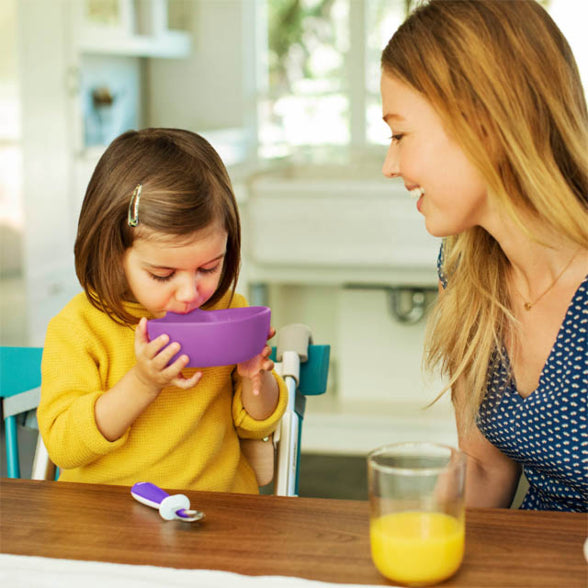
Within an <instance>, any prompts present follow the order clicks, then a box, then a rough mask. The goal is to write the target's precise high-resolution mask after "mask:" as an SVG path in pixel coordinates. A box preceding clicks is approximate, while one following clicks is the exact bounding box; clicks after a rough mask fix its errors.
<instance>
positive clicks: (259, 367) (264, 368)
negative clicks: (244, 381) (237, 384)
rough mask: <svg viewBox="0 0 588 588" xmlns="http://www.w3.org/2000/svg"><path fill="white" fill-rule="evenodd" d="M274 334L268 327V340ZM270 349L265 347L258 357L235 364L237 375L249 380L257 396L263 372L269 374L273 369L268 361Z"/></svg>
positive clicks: (271, 328) (272, 365) (271, 362)
mask: <svg viewBox="0 0 588 588" xmlns="http://www.w3.org/2000/svg"><path fill="white" fill-rule="evenodd" d="M275 334H276V330H275V329H274V328H273V327H270V332H269V335H268V339H271V338H272V337H273V336H274V335H275ZM271 352H272V350H271V347H270V346H269V345H266V346H265V347H264V348H263V350H262V351H261V353H260V354H259V355H256V356H255V357H252V358H251V359H248V360H247V361H244V362H242V363H239V364H237V373H238V374H239V375H240V376H241V377H242V378H249V379H250V380H251V385H252V392H253V394H254V395H255V396H257V395H258V394H259V393H260V391H261V383H262V375H263V373H264V372H271V371H272V370H273V369H274V362H273V361H272V360H271V359H269V356H270V353H271Z"/></svg>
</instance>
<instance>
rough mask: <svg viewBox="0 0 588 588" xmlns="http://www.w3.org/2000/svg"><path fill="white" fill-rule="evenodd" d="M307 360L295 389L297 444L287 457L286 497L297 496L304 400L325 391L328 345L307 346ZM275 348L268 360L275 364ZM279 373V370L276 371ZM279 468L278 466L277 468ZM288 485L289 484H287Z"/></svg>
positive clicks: (328, 356)
mask: <svg viewBox="0 0 588 588" xmlns="http://www.w3.org/2000/svg"><path fill="white" fill-rule="evenodd" d="M306 353H307V354H308V355H307V358H306V359H305V360H303V361H302V362H301V363H300V371H299V377H298V382H297V383H296V384H295V385H294V386H293V388H294V389H295V398H294V412H295V413H296V415H297V418H298V428H297V442H296V443H295V444H294V447H293V449H292V453H290V454H289V455H288V461H289V463H288V468H289V469H290V471H292V470H293V471H294V487H293V492H292V494H290V492H288V493H287V494H286V495H288V496H290V495H293V496H298V485H299V484H298V483H299V479H300V448H301V445H302V423H303V420H304V413H305V410H306V399H307V397H309V396H319V395H321V394H324V393H325V392H326V391H327V380H328V376H329V361H330V355H331V346H330V345H313V344H308V347H307V348H306ZM277 355H278V353H277V348H276V347H272V352H271V355H270V358H271V359H272V360H273V361H275V362H277V361H278V358H277ZM278 371H280V370H278ZM278 467H279V466H278ZM287 485H289V483H287Z"/></svg>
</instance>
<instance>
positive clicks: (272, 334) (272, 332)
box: [267, 327, 276, 340]
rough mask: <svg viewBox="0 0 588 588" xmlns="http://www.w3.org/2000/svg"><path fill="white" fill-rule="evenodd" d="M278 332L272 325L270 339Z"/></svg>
mask: <svg viewBox="0 0 588 588" xmlns="http://www.w3.org/2000/svg"><path fill="white" fill-rule="evenodd" d="M275 334H276V330H275V329H274V328H273V327H270V330H269V333H268V335H267V338H268V340H269V339H271V338H272V337H273V336H274V335H275Z"/></svg>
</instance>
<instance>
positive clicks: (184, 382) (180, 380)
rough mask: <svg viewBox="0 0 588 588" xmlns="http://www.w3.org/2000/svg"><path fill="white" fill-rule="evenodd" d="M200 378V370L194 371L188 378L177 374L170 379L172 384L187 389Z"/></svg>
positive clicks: (192, 386)
mask: <svg viewBox="0 0 588 588" xmlns="http://www.w3.org/2000/svg"><path fill="white" fill-rule="evenodd" d="M201 379H202V372H196V373H195V374H193V375H192V376H191V377H190V378H184V377H182V376H178V377H176V378H174V379H173V380H172V382H171V383H172V384H173V385H174V386H177V387H178V388H181V389H182V390H189V389H190V388H194V386H196V384H198V382H200V380H201Z"/></svg>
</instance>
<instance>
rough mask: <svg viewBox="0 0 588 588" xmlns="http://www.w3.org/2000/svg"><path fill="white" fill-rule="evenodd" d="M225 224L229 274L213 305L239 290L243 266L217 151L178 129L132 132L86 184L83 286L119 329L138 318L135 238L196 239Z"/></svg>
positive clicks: (79, 264) (79, 242) (80, 253)
mask: <svg viewBox="0 0 588 588" xmlns="http://www.w3.org/2000/svg"><path fill="white" fill-rule="evenodd" d="M138 184H141V185H142V192H141V198H140V205H139V213H138V218H139V223H138V225H137V226H136V227H130V226H129V224H128V210H129V203H130V200H131V196H132V194H133V192H134V190H135V188H136V187H137V185H138ZM214 222H219V223H220V224H221V226H223V227H224V229H225V230H226V232H227V235H228V239H227V251H226V255H225V259H224V264H223V273H222V275H221V279H220V282H219V285H218V288H217V290H216V292H215V293H214V294H213V295H212V297H211V298H210V300H209V301H208V302H207V303H206V305H205V306H206V307H210V306H212V305H213V304H214V303H216V302H218V300H220V298H222V296H223V295H224V294H225V293H226V292H227V291H228V290H231V292H232V293H234V291H235V287H236V284H237V279H238V277H239V267H240V260H241V226H240V221H239V211H238V208H237V203H236V201H235V196H234V194H233V189H232V186H231V181H230V179H229V175H228V173H227V170H226V169H225V166H224V164H223V162H222V161H221V159H220V157H219V156H218V154H217V152H216V151H215V150H214V149H213V147H212V146H211V145H210V144H209V143H208V141H206V140H205V139H204V138H202V137H201V136H200V135H197V134H196V133H192V132H190V131H185V130H180V129H163V128H153V129H143V130H140V131H128V132H126V133H124V134H122V135H120V136H119V137H117V138H116V139H115V140H114V141H113V142H112V143H111V144H110V145H109V147H108V148H107V149H106V151H105V152H104V154H103V155H102V157H101V158H100V161H99V162H98V165H97V166H96V169H95V170H94V173H93V175H92V178H91V179H90V183H89V184H88V189H87V190H86V195H85V197H84V202H83V204H82V210H81V212H80V218H79V221H78V233H77V237H76V243H75V248H74V253H75V266H76V274H77V276H78V280H79V281H80V284H81V285H82V287H83V289H84V290H85V292H86V295H87V297H88V299H89V301H90V302H91V304H92V305H93V306H95V307H96V308H98V309H99V310H101V311H103V312H105V313H107V314H108V315H109V316H110V317H111V318H112V319H113V320H115V321H116V322H118V323H121V324H126V325H131V324H134V323H136V322H137V317H134V316H133V315H132V314H130V313H129V312H128V311H127V310H126V309H125V306H124V302H125V301H130V300H131V299H132V296H131V294H130V292H129V288H128V285H127V281H126V278H125V274H124V270H123V263H122V262H123V254H124V252H125V251H126V250H127V249H128V248H129V247H131V246H132V245H133V241H134V240H135V239H137V238H142V239H143V238H144V239H164V240H165V239H167V238H169V239H173V240H178V239H179V240H180V241H181V240H182V238H185V240H186V241H188V240H190V239H191V238H192V236H193V234H194V233H195V232H196V231H199V230H201V229H204V228H206V227H208V226H209V225H210V224H211V223H214Z"/></svg>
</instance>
